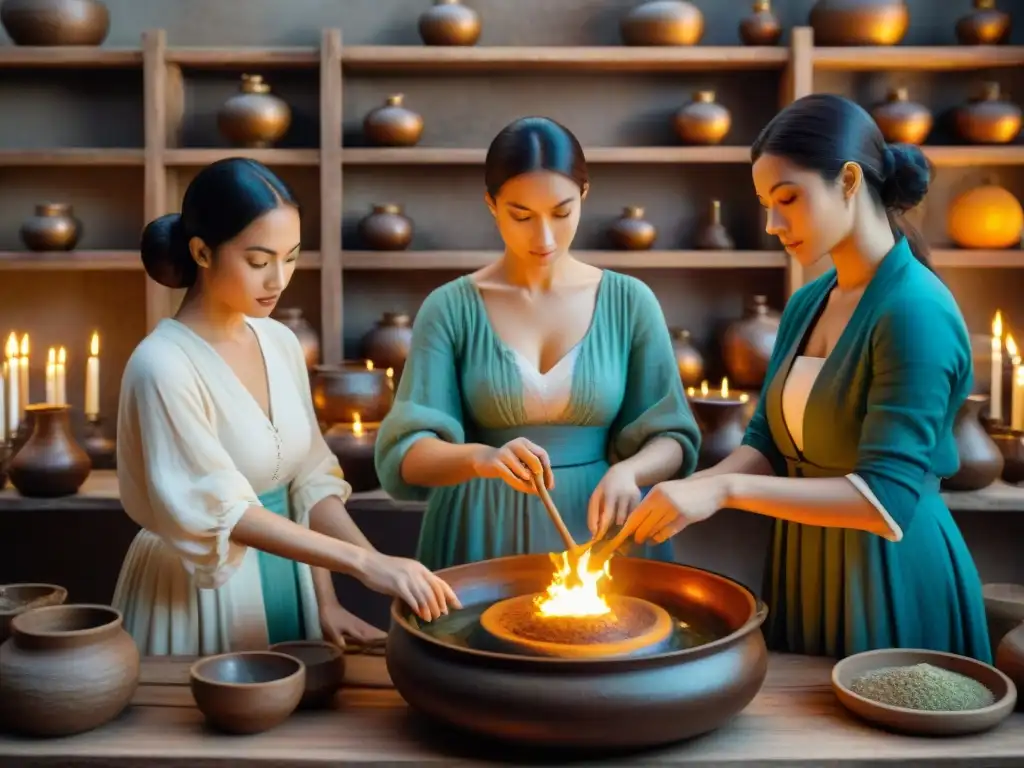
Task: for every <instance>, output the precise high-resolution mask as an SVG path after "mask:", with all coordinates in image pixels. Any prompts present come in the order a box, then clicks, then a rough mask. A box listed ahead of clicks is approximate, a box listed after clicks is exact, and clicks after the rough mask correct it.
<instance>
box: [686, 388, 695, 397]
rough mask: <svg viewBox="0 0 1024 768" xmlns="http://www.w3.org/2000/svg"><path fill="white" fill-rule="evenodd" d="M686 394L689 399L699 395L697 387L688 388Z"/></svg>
mask: <svg viewBox="0 0 1024 768" xmlns="http://www.w3.org/2000/svg"><path fill="white" fill-rule="evenodd" d="M686 394H687V396H688V397H693V396H694V395H695V394H697V389H696V387H687V389H686Z"/></svg>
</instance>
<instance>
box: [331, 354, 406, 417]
mask: <svg viewBox="0 0 1024 768" xmlns="http://www.w3.org/2000/svg"><path fill="white" fill-rule="evenodd" d="M312 385H313V407H314V409H315V410H316V417H317V420H318V421H319V422H320V423H321V424H323V425H326V426H331V425H332V424H351V423H352V422H353V421H354V420H355V419H354V414H357V413H358V414H359V418H360V419H361V420H362V421H363V422H364V423H374V422H380V421H383V420H384V417H385V416H387V415H388V411H390V410H391V403H393V402H394V399H395V392H394V380H393V379H391V378H389V377H388V375H387V369H386V368H377V367H375V366H374V367H368V366H367V364H366V361H364V360H358V361H357V360H349V361H346V362H344V363H341V364H340V365H318V366H317V367H316V368H315V370H314V372H313V376H312Z"/></svg>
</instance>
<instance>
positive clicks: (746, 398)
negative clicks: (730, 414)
mask: <svg viewBox="0 0 1024 768" xmlns="http://www.w3.org/2000/svg"><path fill="white" fill-rule="evenodd" d="M749 399H750V395H748V394H747V393H746V392H744V393H743V394H741V395H740V402H741V403H745V402H747V401H748V400H749Z"/></svg>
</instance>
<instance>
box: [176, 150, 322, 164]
mask: <svg viewBox="0 0 1024 768" xmlns="http://www.w3.org/2000/svg"><path fill="white" fill-rule="evenodd" d="M226 157H248V158H251V159H253V160H258V161H259V162H261V163H263V164H264V165H277V166H281V165H306V166H314V165H319V163H320V150H319V149H249V148H247V147H188V148H185V149H168V150H165V152H164V163H166V164H167V165H168V166H178V167H182V166H202V165H209V164H210V163H214V162H216V161H218V160H223V159H224V158H226Z"/></svg>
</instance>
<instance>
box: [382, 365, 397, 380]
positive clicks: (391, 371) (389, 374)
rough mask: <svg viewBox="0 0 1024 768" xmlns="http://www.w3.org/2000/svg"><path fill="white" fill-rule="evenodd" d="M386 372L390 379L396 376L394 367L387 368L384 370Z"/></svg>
mask: <svg viewBox="0 0 1024 768" xmlns="http://www.w3.org/2000/svg"><path fill="white" fill-rule="evenodd" d="M384 374H385V375H386V376H387V377H388V378H389V379H393V378H394V377H395V369H394V368H388V369H387V370H386V371H385V372H384Z"/></svg>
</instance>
